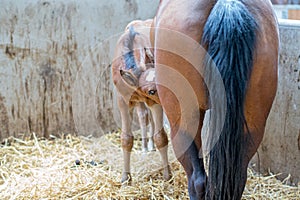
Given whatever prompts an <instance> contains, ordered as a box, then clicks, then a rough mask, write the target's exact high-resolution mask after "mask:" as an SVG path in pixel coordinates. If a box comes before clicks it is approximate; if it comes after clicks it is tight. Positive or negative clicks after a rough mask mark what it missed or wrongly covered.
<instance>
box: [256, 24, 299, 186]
mask: <svg viewBox="0 0 300 200" xmlns="http://www.w3.org/2000/svg"><path fill="white" fill-rule="evenodd" d="M280 40H281V50H280V58H279V72H278V74H279V78H278V91H277V95H276V98H275V101H274V104H273V107H272V110H271V113H270V116H269V119H268V123H267V127H266V132H265V136H264V139H263V142H262V144H261V146H260V148H259V151H258V153H259V158H260V168H261V171H262V172H268V170H269V169H270V171H271V172H273V173H276V174H277V173H282V175H281V176H279V177H282V178H286V177H287V176H288V175H289V174H290V175H291V180H290V181H291V182H292V183H298V182H299V181H300V21H287V20H282V21H280ZM266 81H268V80H266ZM255 159H257V157H256V158H255ZM255 159H254V160H255ZM256 162H257V160H256ZM257 164H258V163H257Z"/></svg>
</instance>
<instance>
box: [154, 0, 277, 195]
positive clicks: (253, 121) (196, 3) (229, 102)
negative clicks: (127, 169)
mask: <svg viewBox="0 0 300 200" xmlns="http://www.w3.org/2000/svg"><path fill="white" fill-rule="evenodd" d="M278 34H279V33H278V23H277V19H276V16H275V14H274V11H273V9H272V5H271V2H270V0H251V1H250V0H248V1H247V0H186V1H182V0H161V1H160V4H159V7H158V10H157V13H156V17H155V20H154V22H153V25H152V29H151V37H150V38H151V42H152V45H153V46H154V59H155V62H154V63H155V71H156V84H157V86H156V87H157V91H158V96H159V100H160V103H161V105H162V107H163V109H164V111H165V113H166V115H167V118H168V120H169V123H170V127H171V141H172V145H173V149H174V152H175V155H176V157H177V159H178V160H179V162H180V163H181V165H182V166H183V168H184V170H185V172H186V175H187V178H188V191H189V196H190V199H218V200H224V199H230V200H232V199H240V198H241V196H242V193H243V190H244V187H245V183H246V179H247V166H248V164H249V161H250V160H251V158H252V157H253V155H254V154H255V152H256V151H257V148H258V147H259V145H260V143H261V141H262V138H263V135H264V130H265V125H266V120H267V117H268V115H269V112H270V109H271V106H272V103H273V100H274V97H275V94H276V90H277V76H278V75H277V67H278V48H279V47H278V46H279V36H278ZM208 113H209V116H208V115H206V116H205V114H208ZM206 117H208V118H206ZM204 118H205V119H208V120H207V121H208V129H207V132H204V131H202V132H201V130H202V127H203V120H204ZM203 130H204V129H203ZM206 160H207V163H208V169H207V170H206V171H205V169H206V165H205V162H204V161H206Z"/></svg>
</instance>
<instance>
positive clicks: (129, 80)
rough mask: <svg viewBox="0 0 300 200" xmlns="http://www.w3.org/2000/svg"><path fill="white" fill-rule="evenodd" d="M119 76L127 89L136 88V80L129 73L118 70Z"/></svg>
mask: <svg viewBox="0 0 300 200" xmlns="http://www.w3.org/2000/svg"><path fill="white" fill-rule="evenodd" d="M120 74H121V77H122V79H123V80H124V81H125V83H126V84H127V85H128V86H129V87H134V88H137V87H138V80H137V78H136V77H135V76H134V75H133V74H132V73H131V72H129V71H124V70H120Z"/></svg>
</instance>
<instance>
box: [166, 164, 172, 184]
mask: <svg viewBox="0 0 300 200" xmlns="http://www.w3.org/2000/svg"><path fill="white" fill-rule="evenodd" d="M171 178H172V174H171V169H170V166H169V165H168V166H167V167H165V168H164V180H165V181H169V180H170V179H171Z"/></svg>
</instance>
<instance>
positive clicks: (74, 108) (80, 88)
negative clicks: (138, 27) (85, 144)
mask: <svg viewBox="0 0 300 200" xmlns="http://www.w3.org/2000/svg"><path fill="white" fill-rule="evenodd" d="M0 4H1V5H0V85H1V87H0V123H1V124H0V139H1V138H6V137H7V136H10V135H14V136H20V135H21V134H22V133H29V132H36V133H37V134H39V135H40V136H48V135H49V134H56V133H61V132H67V133H74V132H75V131H77V133H78V134H81V135H90V134H93V135H95V136H97V135H99V134H101V133H102V132H103V131H108V129H113V128H115V127H116V124H115V120H113V118H112V106H113V105H112V91H111V83H110V69H109V63H110V62H111V59H112V54H113V49H114V47H115V45H114V44H115V42H116V40H117V38H118V33H120V32H121V31H123V30H124V28H125V26H126V25H127V23H128V22H130V21H131V20H133V19H147V18H151V17H153V16H154V14H155V11H156V8H157V5H158V0H110V1H97V0H80V1H74V0H28V1H17V0H1V3H0ZM103 129H105V130H103Z"/></svg>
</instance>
